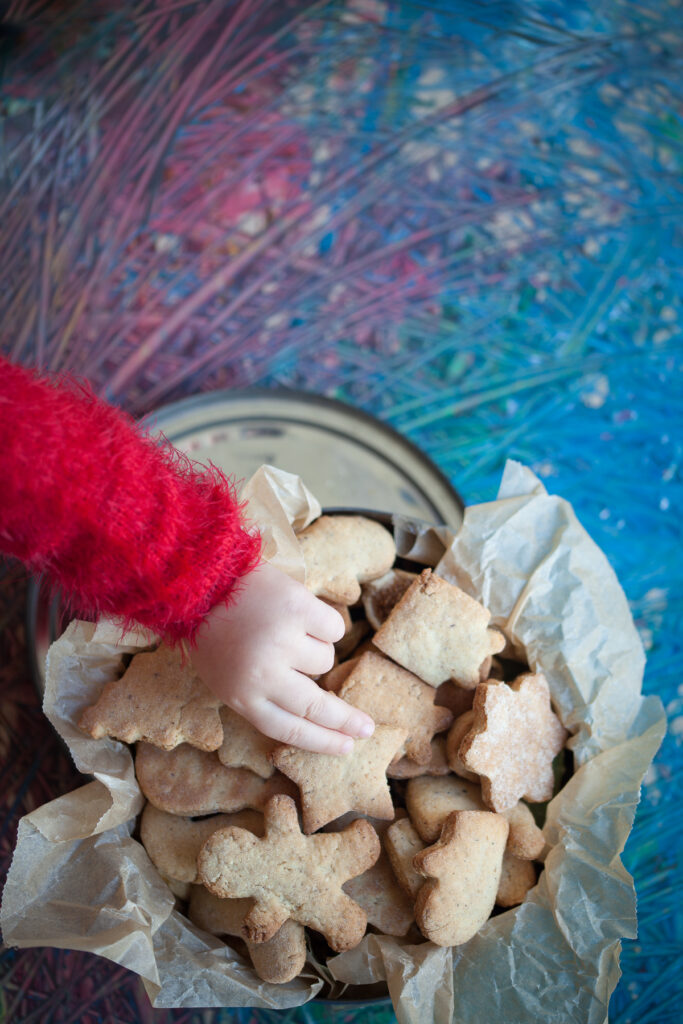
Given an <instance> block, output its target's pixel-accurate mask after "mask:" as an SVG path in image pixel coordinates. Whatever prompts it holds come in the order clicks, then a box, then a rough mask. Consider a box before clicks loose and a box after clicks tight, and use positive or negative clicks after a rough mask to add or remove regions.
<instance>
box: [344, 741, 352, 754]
mask: <svg viewBox="0 0 683 1024" xmlns="http://www.w3.org/2000/svg"><path fill="white" fill-rule="evenodd" d="M352 750H353V740H344V742H343V743H342V745H341V753H342V754H350V753H351V751H352Z"/></svg>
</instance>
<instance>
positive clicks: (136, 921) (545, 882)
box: [0, 462, 666, 1024]
mask: <svg viewBox="0 0 683 1024" xmlns="http://www.w3.org/2000/svg"><path fill="white" fill-rule="evenodd" d="M243 497H244V498H248V499H249V507H248V514H249V516H250V518H251V519H252V520H253V521H254V522H255V523H257V524H258V526H259V528H260V529H261V531H262V533H263V536H264V551H265V554H266V556H267V557H268V558H269V559H270V560H273V561H274V562H276V564H278V565H279V566H280V567H281V568H283V569H284V570H285V571H287V572H289V573H290V574H291V575H293V576H295V577H296V578H297V579H303V574H304V569H303V563H302V560H301V557H300V555H299V551H298V546H297V543H296V541H295V538H294V530H293V529H292V525H291V524H294V528H295V529H296V530H299V529H302V528H303V527H304V526H305V525H307V523H308V522H310V521H311V520H312V519H314V518H315V517H316V516H317V515H319V511H320V506H319V504H318V502H317V501H316V499H315V498H314V497H313V496H312V495H311V494H310V492H309V491H308V490H307V489H306V488H305V486H304V485H303V483H302V482H301V480H299V478H297V477H294V476H292V475H291V474H288V473H283V472H282V471H280V470H276V469H274V468H273V467H269V466H264V467H261V469H260V470H258V471H257V473H256V474H255V475H254V477H253V478H252V479H251V480H250V481H249V483H248V484H247V485H246V486H245V489H244V491H243ZM388 511H389V510H388ZM395 533H396V537H397V545H398V549H399V553H400V554H402V555H405V556H408V557H412V558H414V559H416V560H418V561H422V562H424V563H426V564H432V565H434V564H436V571H437V572H438V573H439V574H440V575H442V576H444V577H445V578H446V579H449V580H451V581H452V582H455V583H457V584H458V586H460V587H462V588H463V589H464V590H466V591H467V592H468V593H469V594H471V595H472V596H473V597H476V598H477V599H479V600H481V601H482V602H483V603H484V604H485V605H486V607H487V608H489V609H490V611H491V613H492V622H493V623H495V624H496V625H497V626H499V627H500V628H502V629H503V630H504V632H505V633H506V636H507V637H508V640H509V642H510V644H511V649H512V650H513V651H517V652H518V653H519V654H523V653H525V654H526V657H527V659H528V662H529V664H530V666H531V668H532V670H534V671H542V672H543V673H544V674H545V675H546V677H547V679H548V682H549V684H550V690H551V693H552V697H553V701H554V704H555V707H556V710H557V711H558V713H559V715H560V717H561V718H562V721H563V723H564V725H565V726H566V727H567V728H568V729H569V730H570V731H571V733H572V739H571V741H570V747H571V749H572V752H573V756H574V761H575V766H576V771H575V774H574V775H573V776H572V778H571V779H570V781H569V783H568V784H567V785H565V786H564V788H563V789H562V790H561V791H560V793H559V794H558V795H557V796H556V797H555V798H554V799H553V800H552V801H551V803H550V804H549V806H548V812H547V820H546V824H545V828H544V833H545V837H546V841H547V844H548V851H549V852H548V853H547V856H546V859H545V870H544V871H543V872H542V873H541V875H540V878H539V882H538V884H537V885H536V886H535V887H534V889H532V890H531V892H530V893H529V894H528V896H527V898H526V900H525V901H524V903H523V904H522V905H521V906H519V907H515V908H513V909H511V910H508V911H506V912H505V913H502V914H498V915H497V916H495V917H493V918H491V919H490V920H489V921H488V922H487V923H486V924H485V925H484V927H483V928H482V929H480V931H479V932H478V934H477V935H475V936H474V938H472V939H471V940H470V941H469V942H468V943H466V944H465V945H463V946H460V947H455V948H453V949H442V948H439V947H437V946H434V945H433V944H432V943H429V942H425V943H421V944H419V945H410V944H409V943H407V942H406V941H405V940H400V939H395V938H390V937H386V936H378V935H374V934H368V935H366V936H365V938H364V939H363V940H362V942H361V943H360V945H359V946H357V947H356V948H355V949H353V950H350V951H349V952H347V953H342V954H340V955H338V956H336V957H333V958H332V959H331V960H330V961H329V962H328V969H329V971H330V972H331V974H332V976H333V977H334V978H336V979H337V980H338V981H339V982H340V983H348V984H349V985H363V984H370V983H373V982H377V981H381V980H386V982H387V985H388V989H389V993H390V995H391V998H392V1001H393V1004H394V1008H395V1012H396V1015H397V1018H398V1020H399V1022H400V1024H424V1022H425V1021H433V1022H434V1024H447V1022H452V1024H481V1022H482V1021H487V1022H488V1024H517V1022H519V1024H522V1022H524V1024H530V1022H537V1021H543V1022H544V1024H552V1022H557V1024H560V1022H561V1024H569V1022H576V1024H603V1022H605V1021H606V1020H607V1006H608V1002H609V997H610V994H611V992H612V991H613V989H614V987H615V985H616V983H617V980H618V978H619V966H618V959H619V950H620V940H621V939H622V938H623V937H629V938H633V937H635V935H636V900H635V892H634V888H633V883H632V880H631V878H630V876H629V875H628V873H627V872H626V870H625V868H624V867H623V865H622V863H621V861H620V859H619V858H620V853H621V851H622V849H623V847H624V844H625V842H626V839H627V837H628V834H629V832H630V829H631V826H632V823H633V817H634V814H635V810H636V806H637V803H638V797H639V791H640V783H641V781H642V778H643V775H644V774H645V771H646V770H647V767H648V765H649V763H650V761H651V760H652V758H653V757H654V754H655V752H656V750H657V748H658V746H659V744H660V742H661V740H662V737H663V735H664V731H665V727H666V723H665V717H664V712H663V708H662V705H661V702H660V701H659V699H658V698H656V697H643V696H642V695H641V684H642V674H643V668H644V655H643V650H642V646H641V644H640V640H639V638H638V634H637V632H636V630H635V627H634V625H633V621H632V619H631V615H630V612H629V609H628V605H627V602H626V598H625V595H624V593H623V591H622V590H621V587H620V586H619V583H618V581H617V579H616V577H615V575H614V573H613V571H612V569H611V568H610V566H609V563H608V562H607V560H606V558H605V556H604V555H603V554H602V552H601V551H600V550H599V549H598V548H597V546H596V545H595V544H594V543H593V541H592V540H591V539H590V537H589V536H588V535H587V533H586V532H585V530H584V529H583V528H582V527H581V525H580V524H579V522H578V520H577V519H576V517H575V515H574V513H573V511H572V508H571V506H570V505H569V503H568V502H566V501H564V500H563V499H561V498H558V497H554V496H551V495H548V494H547V493H546V491H545V488H544V487H543V485H542V483H541V482H540V481H539V480H538V479H537V478H536V477H535V476H534V474H533V473H531V472H530V471H529V470H528V469H526V468H525V467H523V466H521V465H519V464H518V463H514V462H509V463H508V464H507V466H506V469H505V473H504V476H503V480H502V483H501V487H500V491H499V494H498V498H497V499H496V500H495V501H492V502H488V503H486V504H482V505H477V506H473V507H471V508H469V509H467V511H466V514H465V520H464V522H463V524H462V527H461V528H460V530H459V531H458V533H457V535H456V536H455V537H453V535H452V533H451V531H450V530H449V529H448V528H447V527H446V528H444V527H438V528H436V529H427V528H424V529H423V528H421V527H420V526H419V525H415V524H414V523H412V522H411V521H409V520H405V519H404V518H403V517H398V516H397V517H395ZM151 639H152V638H150V637H149V635H146V634H143V633H139V634H138V633H132V634H130V633H129V634H127V635H126V636H124V637H122V636H121V634H120V631H119V630H118V629H117V627H116V626H115V625H114V624H112V623H107V622H103V623H100V624H99V625H98V626H96V627H95V626H93V625H91V624H88V623H82V622H74V623H71V624H70V625H69V627H68V628H67V630H66V632H65V633H64V635H63V636H62V637H60V639H59V640H57V641H56V643H55V644H53V646H52V647H51V649H50V652H49V655H48V664H47V684H46V693H45V702H44V709H45V713H46V714H47V715H48V717H49V718H50V721H51V722H52V723H53V725H54V726H55V728H56V729H57V731H58V733H59V734H60V736H62V738H63V739H64V740H65V742H66V743H67V745H68V746H69V749H70V751H71V753H72V756H73V758H74V761H75V763H76V765H77V767H78V768H79V769H80V770H81V771H83V772H84V773H87V774H91V775H92V776H93V781H92V782H89V783H87V784H86V785H84V786H83V787H82V788H80V789H78V790H76V791H75V792H74V793H69V794H67V795H66V796H63V797H60V798H59V799H57V800H54V801H52V802H51V803H49V804H47V805H45V806H44V807H41V808H39V809H38V810H36V811H34V812H33V813H31V814H29V815H27V816H26V817H25V818H23V819H22V820H21V822H20V825H19V835H18V839H17V846H16V850H15V854H14V858H13V862H12V866H11V869H10V872H9V875H8V879H7V883H6V886H5V891H4V897H3V903H2V909H1V913H0V924H1V926H2V931H3V936H4V941H5V942H6V943H7V944H8V945H12V946H57V947H62V948H69V949H79V950H89V951H91V952H94V953H98V954H100V955H102V956H106V957H109V958H110V959H111V960H114V961H115V962H116V963H119V964H122V965H123V966H125V967H128V968H130V969H131V970H133V971H135V972H136V973H138V974H139V975H140V976H141V977H142V979H143V982H144V984H145V987H146V989H147V992H148V994H149V996H150V999H151V1000H152V1002H153V1004H154V1006H156V1007H172V1006H173V1007H212V1006H231V1007H239V1006H252V1007H272V1008H281V1009H284V1008H287V1007H291V1006H296V1005H300V1004H302V1003H304V1002H306V1001H307V1000H309V999H311V998H313V997H314V996H315V995H316V994H317V993H318V992H319V991H320V989H321V986H322V984H323V982H322V979H321V978H320V976H319V974H318V973H317V972H316V970H315V966H314V964H313V963H311V966H310V969H309V970H307V971H306V972H305V973H304V974H303V975H301V977H299V978H297V979H296V980H294V981H292V982H290V983H289V984H288V985H268V984H266V983H264V982H261V981H259V979H258V978H256V976H255V975H254V972H253V971H252V970H251V968H250V966H249V965H248V964H247V963H246V962H245V961H244V959H243V958H242V957H241V956H239V955H238V954H237V953H235V952H233V950H231V949H230V948H229V947H227V946H225V945H224V944H223V943H222V942H220V941H219V940H218V939H215V938H213V937H212V936H209V935H207V934H206V933H205V932H202V931H201V930H200V929H198V928H195V927H194V926H193V925H192V924H190V923H189V922H188V921H187V920H186V919H185V918H184V917H183V916H182V915H181V914H179V913H178V912H177V911H176V910H174V909H173V906H174V901H173V897H172V895H171V893H170V891H169V890H168V888H167V887H166V885H165V884H164V882H163V881H162V880H161V879H160V877H159V875H158V874H157V872H156V870H155V868H154V867H153V865H152V864H151V862H150V861H149V859H148V857H147V855H146V853H145V851H144V849H143V848H142V847H141V846H140V844H139V843H137V842H136V841H135V840H134V839H133V838H131V833H132V831H133V829H134V826H135V817H136V815H137V814H138V813H139V811H140V809H141V806H142V803H143V799H142V797H141V794H140V791H139V789H138V786H137V783H136V780H135V774H134V770H133V763H132V758H131V755H130V752H129V750H128V748H127V747H125V746H124V745H123V744H121V743H118V742H117V741H115V740H98V741H95V740H92V739H90V738H89V737H87V736H85V735H84V734H83V733H81V732H80V730H79V729H78V727H77V726H76V724H75V723H76V721H77V720H78V717H79V715H80V713H81V711H82V710H83V708H85V707H86V706H88V705H89V704H91V703H93V702H94V700H96V699H97V696H98V694H99V692H100V690H101V688H102V686H103V685H104V683H105V682H106V681H107V680H108V679H110V678H112V677H113V676H115V675H117V674H118V673H119V671H120V667H121V658H122V656H123V655H124V654H126V653H132V652H134V651H136V650H140V649H141V648H144V647H145V646H148V645H149V644H150V642H151Z"/></svg>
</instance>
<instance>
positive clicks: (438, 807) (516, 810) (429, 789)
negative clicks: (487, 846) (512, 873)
mask: <svg viewBox="0 0 683 1024" xmlns="http://www.w3.org/2000/svg"><path fill="white" fill-rule="evenodd" d="M406 807H407V808H408V814H409V815H410V820H411V821H412V823H413V825H414V827H415V828H416V829H417V832H418V833H419V835H420V836H421V837H422V839H424V841H425V842H427V843H433V842H434V840H435V839H438V837H439V835H440V833H441V829H442V828H443V824H444V822H445V820H446V818H447V817H448V815H449V814H450V813H451V812H452V811H486V810H488V808H487V806H486V804H485V803H484V800H483V796H482V791H481V786H479V785H478V784H477V783H476V782H470V781H469V780H465V779H461V778H459V777H458V776H456V775H447V776H446V777H443V778H430V777H428V776H422V777H420V778H414V779H411V780H410V782H409V783H408V785H407V786H406ZM501 813H502V815H503V817H504V818H506V820H507V822H508V824H509V826H510V828H509V833H508V842H507V849H508V850H509V852H510V853H512V854H514V855H515V856H516V857H520V858H522V859H525V860H534V859H535V858H536V857H538V856H540V854H541V852H542V850H543V847H544V846H545V840H544V838H543V833H542V831H541V830H540V828H539V827H538V826H537V825H536V822H535V821H534V816H533V814H532V813H531V811H530V810H529V808H528V807H527V806H526V804H523V803H521V801H520V803H517V804H515V805H514V807H510V808H509V809H508V810H507V811H502V812H501Z"/></svg>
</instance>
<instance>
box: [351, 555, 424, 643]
mask: <svg viewBox="0 0 683 1024" xmlns="http://www.w3.org/2000/svg"><path fill="white" fill-rule="evenodd" d="M416 579H417V573H414V572H405V571H404V570H403V569H390V570H389V572H387V573H385V574H384V576H380V577H379V579H376V580H371V582H370V583H364V584H363V587H362V591H363V594H362V600H363V608H364V609H365V616H366V618H367V620H368V622H369V623H370V625H371V626H372V628H373V629H379V627H380V626H381V625H382V623H383V622H384V621H385V619H387V618H388V617H389V613H390V612H391V611H392V609H393V608H394V606H395V605H397V604H398V602H399V601H400V600H401V598H402V597H403V595H404V594H405V592H406V590H407V589H408V587H409V586H410V584H411V583H412V582H413V581H414V580H416Z"/></svg>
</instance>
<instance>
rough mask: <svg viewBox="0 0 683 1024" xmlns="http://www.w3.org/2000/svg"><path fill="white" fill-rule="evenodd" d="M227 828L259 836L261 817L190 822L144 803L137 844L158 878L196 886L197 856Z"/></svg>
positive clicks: (239, 814) (240, 813)
mask: <svg viewBox="0 0 683 1024" xmlns="http://www.w3.org/2000/svg"><path fill="white" fill-rule="evenodd" d="M227 825H238V826H239V827H240V828H246V829H249V831H250V832H253V833H254V834H255V835H263V815H262V814H259V813H258V811H238V812H237V813H236V814H215V815H212V816H211V817H210V818H200V819H199V820H198V821H193V820H192V818H181V817H179V816H178V815H177V814H169V813H168V812H167V811H160V810H159V809H158V807H155V806H154V804H150V803H148V804H147V805H146V807H145V809H144V811H143V812H142V818H141V819H140V841H141V842H142V845H143V846H144V848H145V850H146V851H147V854H148V856H149V859H150V860H151V861H152V863H153V864H154V866H155V868H156V869H157V871H158V872H159V873H160V874H161V875H163V876H165V877H166V878H169V879H173V880H174V881H177V882H196V881H197V854H198V853H199V851H200V849H201V847H202V845H203V843H204V842H205V841H206V840H207V839H208V838H209V836H210V835H211V833H212V832H215V831H216V829H217V828H224V827H225V826H227Z"/></svg>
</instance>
